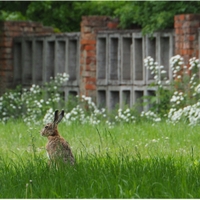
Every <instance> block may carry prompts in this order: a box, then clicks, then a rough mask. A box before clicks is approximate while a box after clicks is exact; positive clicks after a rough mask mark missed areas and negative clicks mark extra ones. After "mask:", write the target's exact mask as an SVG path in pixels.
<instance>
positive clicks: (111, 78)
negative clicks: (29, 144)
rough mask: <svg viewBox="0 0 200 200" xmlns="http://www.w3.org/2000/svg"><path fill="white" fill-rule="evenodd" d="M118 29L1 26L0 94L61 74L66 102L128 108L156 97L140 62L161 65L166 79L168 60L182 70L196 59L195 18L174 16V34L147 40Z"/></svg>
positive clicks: (102, 19) (91, 20)
mask: <svg viewBox="0 0 200 200" xmlns="http://www.w3.org/2000/svg"><path fill="white" fill-rule="evenodd" d="M118 23H119V22H118V21H117V20H115V19H114V20H113V19H111V18H109V17H107V16H89V17H82V21H81V30H80V33H61V34H56V33H54V32H53V29H52V28H49V27H43V26H42V25H41V24H40V23H35V22H10V21H8V22H1V24H0V30H1V32H0V94H3V92H5V90H6V89H7V88H11V87H13V86H15V85H17V84H22V85H23V86H24V87H29V86H30V85H31V84H43V83H44V82H45V81H48V80H49V78H50V76H55V75H56V74H57V73H58V72H59V73H62V72H66V73H68V74H69V75H70V80H69V82H68V83H67V84H66V85H65V86H64V88H63V91H64V93H65V98H66V99H67V98H68V95H69V94H73V95H77V94H80V95H86V96H91V97H92V98H93V100H94V101H95V102H96V103H97V104H98V105H99V106H103V107H105V106H106V107H108V108H109V109H113V108H114V107H115V106H116V104H119V105H120V107H123V106H124V104H127V105H130V106H131V105H132V104H134V103H136V102H137V100H138V99H140V97H142V96H144V95H155V89H156V88H149V84H150V83H151V82H152V81H153V77H152V76H151V75H150V73H149V71H148V70H146V69H145V68H144V64H143V59H144V58H145V57H147V56H151V57H153V58H154V59H155V60H156V61H157V62H158V63H159V64H161V65H164V66H165V70H166V71H167V76H168V78H169V79H172V74H171V71H170V68H169V59H170V57H171V56H173V55H176V54H180V55H181V56H183V57H184V60H185V62H186V64H188V62H189V59H190V58H191V57H193V56H196V57H199V39H198V38H199V35H200V34H199V26H200V15H194V14H188V15H177V16H175V17H174V29H173V30H165V31H160V32H156V33H154V34H153V36H152V37H149V36H143V35H142V33H141V30H119V29H118V28H117V25H118ZM138 109H139V110H144V109H148V106H147V107H144V108H143V107H141V108H138Z"/></svg>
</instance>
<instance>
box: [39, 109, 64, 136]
mask: <svg viewBox="0 0 200 200" xmlns="http://www.w3.org/2000/svg"><path fill="white" fill-rule="evenodd" d="M63 117H64V110H62V111H61V113H60V114H59V113H58V110H56V111H55V114H54V121H53V122H52V123H48V124H46V125H45V127H44V128H43V129H42V131H41V135H42V136H44V137H48V136H54V135H58V131H57V125H58V123H59V122H60V121H61V120H62V118H63Z"/></svg>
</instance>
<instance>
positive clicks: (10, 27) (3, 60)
mask: <svg viewBox="0 0 200 200" xmlns="http://www.w3.org/2000/svg"><path fill="white" fill-rule="evenodd" d="M51 33H54V31H53V28H51V27H44V26H43V25H42V24H41V23H36V22H25V21H21V22H19V21H5V22H0V95H1V94H3V93H4V92H5V91H6V89H7V88H11V87H12V86H13V84H14V82H13V81H14V63H13V47H14V42H13V41H14V38H15V37H18V36H22V37H25V36H28V35H32V36H36V35H47V34H51Z"/></svg>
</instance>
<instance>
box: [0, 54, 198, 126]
mask: <svg viewBox="0 0 200 200" xmlns="http://www.w3.org/2000/svg"><path fill="white" fill-rule="evenodd" d="M144 64H145V66H146V67H147V69H149V70H150V73H151V74H152V76H153V83H152V86H153V87H155V88H156V91H155V96H150V97H149V98H150V102H151V103H153V105H152V107H151V108H150V110H149V111H146V112H145V111H143V112H142V113H140V114H139V115H138V113H137V111H136V110H135V109H134V108H131V109H130V108H126V109H118V110H117V112H116V113H114V114H113V113H112V114H110V113H108V112H107V111H106V109H104V108H102V109H99V108H97V106H96V105H95V103H94V102H92V99H91V98H90V97H86V96H82V97H78V96H77V97H76V98H77V99H76V100H77V101H74V100H73V104H71V107H70V106H69V105H70V103H69V101H68V102H64V101H63V100H62V97H61V94H60V90H59V88H60V86H62V85H63V84H64V83H65V82H66V81H67V80H68V75H67V74H66V73H64V74H58V75H57V76H56V77H55V78H54V79H53V78H51V79H50V82H48V83H46V84H45V85H44V87H40V86H38V85H32V86H31V87H30V89H22V88H21V87H17V89H15V90H13V91H10V92H6V93H5V94H4V95H3V96H2V97H0V121H2V122H6V121H7V120H9V119H16V118H19V117H21V118H22V119H23V120H24V122H26V123H27V124H30V123H41V122H40V119H41V118H43V116H44V118H43V123H47V122H51V121H52V120H53V119H52V117H53V116H54V111H55V109H57V107H58V103H59V105H60V104H62V105H63V106H62V107H63V108H64V109H65V110H66V111H67V112H66V114H65V117H64V119H63V121H64V122H65V123H67V124H71V123H80V124H86V123H88V124H92V125H98V124H99V123H102V122H104V123H105V124H106V125H107V126H108V127H110V128H112V127H113V126H114V125H115V124H116V123H135V122H136V121H137V120H138V116H139V118H140V119H148V120H150V121H152V122H159V121H161V119H162V120H163V119H165V117H167V121H168V122H172V123H176V122H178V121H180V120H184V121H187V122H188V123H189V124H190V125H196V124H197V123H199V121H200V102H199V98H200V82H199V74H200V73H199V69H200V63H199V60H198V59H196V58H192V59H190V67H189V68H187V67H186V66H184V62H183V58H182V57H181V56H179V55H177V56H174V57H172V58H171V59H170V68H171V71H172V76H173V80H169V79H168V78H167V76H166V71H165V70H164V66H159V65H158V63H157V62H154V60H153V58H151V57H147V58H146V59H145V60H144ZM62 101H63V102H62ZM74 102H77V103H74ZM72 105H73V106H72Z"/></svg>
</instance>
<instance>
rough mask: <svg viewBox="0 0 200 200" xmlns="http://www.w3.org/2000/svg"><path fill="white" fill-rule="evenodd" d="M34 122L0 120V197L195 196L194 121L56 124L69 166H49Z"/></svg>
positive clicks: (198, 191) (199, 151) (198, 189)
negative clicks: (69, 153)
mask: <svg viewBox="0 0 200 200" xmlns="http://www.w3.org/2000/svg"><path fill="white" fill-rule="evenodd" d="M40 128H42V127H38V126H35V125H33V126H31V127H30V126H27V125H25V124H24V123H22V122H20V121H19V122H18V123H14V122H9V123H7V124H1V126H0V132H1V149H0V155H1V156H0V197H1V198H198V197H199V195H200V178H199V177H200V165H199V155H200V147H199V142H198V138H199V132H200V127H198V126H195V127H189V126H187V125H186V124H184V123H178V124H176V125H174V126H172V125H170V126H169V125H168V124H167V123H164V122H163V123H158V124H155V125H154V126H152V124H150V123H148V122H141V123H139V124H137V123H136V124H129V125H128V124H124V125H123V124H121V125H118V126H115V127H114V128H113V129H107V128H106V126H104V125H101V124H99V125H98V126H96V127H94V126H92V125H87V124H84V125H80V124H79V125H77V124H75V123H74V124H71V125H66V124H62V123H61V124H60V125H59V131H60V133H61V134H62V136H63V137H65V138H66V140H67V141H68V142H69V143H70V145H71V147H72V150H73V152H74V154H75V157H76V165H75V167H71V166H61V167H60V168H59V169H57V168H56V167H51V168H50V167H49V166H48V164H47V162H48V160H47V157H46V152H45V148H44V147H45V143H46V138H43V137H41V136H40V133H39V131H40Z"/></svg>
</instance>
